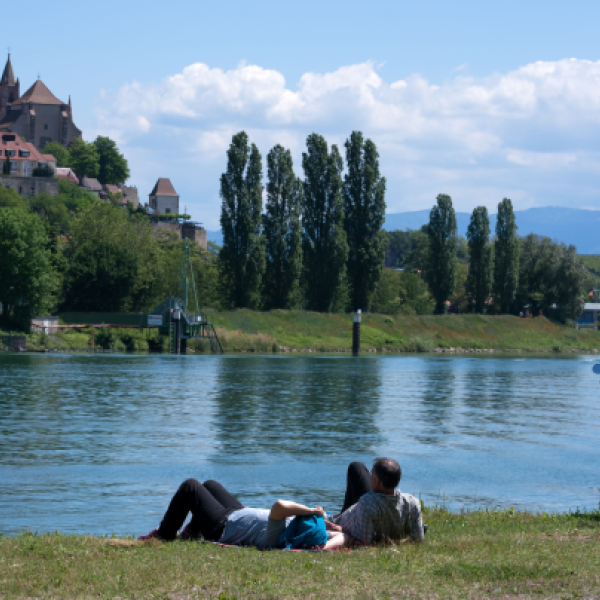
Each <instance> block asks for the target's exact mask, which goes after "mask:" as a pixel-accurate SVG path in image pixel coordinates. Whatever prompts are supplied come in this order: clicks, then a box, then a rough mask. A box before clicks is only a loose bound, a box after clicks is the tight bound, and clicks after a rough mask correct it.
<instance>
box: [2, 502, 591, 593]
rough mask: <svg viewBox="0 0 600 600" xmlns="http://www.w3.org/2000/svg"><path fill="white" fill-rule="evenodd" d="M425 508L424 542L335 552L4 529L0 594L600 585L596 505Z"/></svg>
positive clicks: (586, 588) (585, 588) (516, 589)
mask: <svg viewBox="0 0 600 600" xmlns="http://www.w3.org/2000/svg"><path fill="white" fill-rule="evenodd" d="M424 517H425V521H426V522H427V523H428V525H429V530H428V533H427V536H426V541H425V542H424V543H422V544H412V543H407V544H400V545H396V546H390V547H387V548H375V549H368V550H356V551H351V552H349V551H341V552H331V553H324V552H314V553H313V552H307V553H298V552H281V551H273V552H260V551H258V550H254V549H243V550H240V549H233V548H221V547H219V546H214V545H210V544H201V543H197V542H171V543H161V542H157V541H153V542H150V543H148V542H138V541H136V540H135V539H133V538H128V539H123V538H114V537H112V538H94V537H87V536H66V535H59V534H46V535H36V534H32V533H23V534H21V535H17V536H14V537H10V536H0V598H2V600H4V599H8V598H32V597H36V598H81V597H86V598H89V597H111V598H114V597H121V598H125V597H135V598H157V597H160V598H173V599H174V598H177V599H180V600H184V599H187V598H215V599H217V598H220V599H222V600H225V599H228V600H231V599H234V598H274V599H275V598H276V599H285V598H390V599H392V598H457V597H461V598H474V599H475V598H504V599H508V598H531V597H536V598H582V597H592V596H594V597H595V595H596V593H597V591H598V589H599V587H600V511H598V510H595V511H591V512H576V513H569V514H562V515H555V514H535V515H534V514H530V513H519V512H516V511H514V510H512V509H510V510H504V511H485V510H484V511H473V512H461V513H450V512H447V511H446V510H443V509H435V510H427V509H425V511H424Z"/></svg>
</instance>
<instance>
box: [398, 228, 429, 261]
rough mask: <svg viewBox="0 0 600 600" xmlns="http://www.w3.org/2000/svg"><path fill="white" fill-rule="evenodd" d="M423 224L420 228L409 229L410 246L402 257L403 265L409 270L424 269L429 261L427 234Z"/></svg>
mask: <svg viewBox="0 0 600 600" xmlns="http://www.w3.org/2000/svg"><path fill="white" fill-rule="evenodd" d="M428 227H429V225H423V227H421V229H417V230H415V231H410V246H409V249H408V251H407V252H406V256H405V257H404V261H403V266H404V268H405V270H409V271H423V272H424V271H426V270H427V264H428V261H429V236H428V235H427V228H428Z"/></svg>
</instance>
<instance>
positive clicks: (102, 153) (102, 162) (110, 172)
mask: <svg viewBox="0 0 600 600" xmlns="http://www.w3.org/2000/svg"><path fill="white" fill-rule="evenodd" d="M94 146H95V148H96V152H97V153H98V165H99V167H98V181H99V182H100V183H102V184H106V183H114V184H117V185H123V184H124V183H125V182H126V181H127V180H128V179H129V166H128V164H127V160H126V159H125V157H124V156H123V155H122V154H121V153H120V152H119V149H118V148H117V144H116V142H113V140H111V139H110V138H108V137H102V136H100V135H99V136H98V137H97V138H96V140H95V141H94Z"/></svg>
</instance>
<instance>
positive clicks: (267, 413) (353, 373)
mask: <svg viewBox="0 0 600 600" xmlns="http://www.w3.org/2000/svg"><path fill="white" fill-rule="evenodd" d="M380 386H381V374H380V365H379V361H378V360H377V359H374V360H371V359H352V358H341V359H326V358H316V357H315V358H313V357H294V358H262V357H261V358H258V357H257V358H243V359H242V358H240V359H231V360H227V361H221V362H220V373H219V376H218V382H217V386H216V387H217V389H218V391H217V393H216V395H215V403H216V414H215V418H214V422H213V426H216V427H217V428H218V431H215V435H216V438H217V440H218V443H219V444H220V450H221V452H223V453H225V454H227V459H228V460H229V461H231V460H236V457H239V458H240V459H243V460H247V459H246V458H244V456H247V455H248V454H252V453H269V454H277V453H286V454H291V455H306V454H333V453H340V452H346V451H349V450H350V451H352V452H353V453H356V454H359V453H363V452H368V451H369V449H370V448H372V447H373V446H375V445H377V444H378V443H379V442H380V439H381V438H380V433H379V428H378V426H377V422H376V419H377V412H378V410H379V393H380V389H379V388H380Z"/></svg>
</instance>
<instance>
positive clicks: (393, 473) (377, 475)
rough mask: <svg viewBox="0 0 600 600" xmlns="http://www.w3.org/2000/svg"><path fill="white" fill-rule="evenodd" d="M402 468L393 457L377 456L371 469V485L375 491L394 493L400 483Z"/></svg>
mask: <svg viewBox="0 0 600 600" xmlns="http://www.w3.org/2000/svg"><path fill="white" fill-rule="evenodd" d="M401 477H402V469H401V468H400V465H399V464H398V463H397V462H396V461H395V460H394V459H393V458H376V459H375V460H374V461H373V468H372V469H371V487H372V488H373V491H374V492H384V493H388V494H389V493H393V491H394V488H395V487H396V486H397V485H398V484H399V483H400V478H401Z"/></svg>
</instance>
